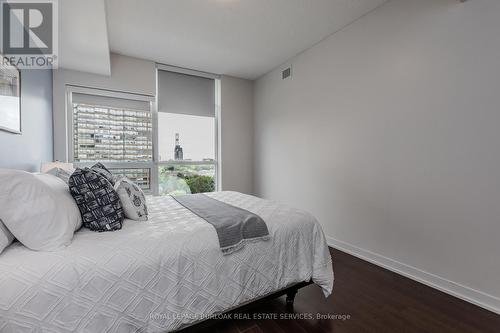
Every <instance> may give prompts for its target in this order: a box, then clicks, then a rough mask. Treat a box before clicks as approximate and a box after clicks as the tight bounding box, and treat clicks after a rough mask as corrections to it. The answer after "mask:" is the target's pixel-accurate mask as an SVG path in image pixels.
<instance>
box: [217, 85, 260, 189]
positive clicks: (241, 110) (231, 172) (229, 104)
mask: <svg viewBox="0 0 500 333" xmlns="http://www.w3.org/2000/svg"><path fill="white" fill-rule="evenodd" d="M221 124H222V126H221V128H222V131H221V141H222V142H221V147H222V149H221V150H222V153H221V155H222V156H221V162H222V189H223V190H225V191H228V190H233V191H239V192H243V193H249V194H252V193H253V162H252V161H253V82H252V81H248V80H244V79H238V78H234V77H230V76H223V77H222V79H221Z"/></svg>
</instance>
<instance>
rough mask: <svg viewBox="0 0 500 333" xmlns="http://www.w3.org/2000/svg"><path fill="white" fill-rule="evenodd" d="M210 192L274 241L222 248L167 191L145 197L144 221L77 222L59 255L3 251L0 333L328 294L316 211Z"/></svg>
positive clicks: (100, 328)
mask: <svg viewBox="0 0 500 333" xmlns="http://www.w3.org/2000/svg"><path fill="white" fill-rule="evenodd" d="M208 195H209V196H211V197H213V198H215V199H217V200H220V201H223V202H226V203H228V204H231V205H234V206H237V207H241V208H243V209H246V210H248V211H251V212H253V213H255V214H257V215H259V216H261V217H262V218H263V219H264V221H266V223H267V226H268V228H269V233H270V235H271V239H270V240H268V241H261V242H255V243H248V244H246V245H245V247H244V248H243V249H241V250H239V251H237V252H235V253H233V254H231V255H222V253H221V250H220V248H219V243H218V239H217V234H216V232H215V229H214V228H213V226H211V225H210V224H209V223H207V222H206V221H204V220H203V219H201V218H199V217H198V216H196V215H195V214H193V213H192V212H190V211H189V210H187V209H186V208H184V207H183V206H181V205H180V204H179V203H177V202H176V201H175V200H174V199H172V198H171V197H148V199H147V201H148V208H149V210H150V220H149V221H148V222H140V221H131V220H126V221H125V222H124V225H123V228H122V230H119V231H115V232H103V233H96V232H92V231H89V230H87V229H81V230H80V231H78V232H76V233H75V236H74V238H73V241H72V243H71V245H70V246H68V247H67V248H65V249H64V250H62V251H58V252H35V251H31V250H29V249H27V248H26V247H24V246H22V245H21V244H20V243H18V242H16V243H14V244H12V245H11V246H10V247H9V248H7V249H6V250H5V251H4V252H3V253H2V254H1V255H0V291H1V292H0V331H1V332H16V333H18V332H33V331H35V332H38V331H39V332H42V331H43V332H74V331H76V332H93V333H94V332H104V331H106V332H136V331H141V332H165V331H173V330H177V329H179V328H182V327H185V326H186V325H189V324H190V323H193V322H196V321H199V320H203V319H206V318H208V317H209V316H210V315H213V314H216V313H220V312H222V311H226V310H228V309H232V308H235V307H237V306H238V305H239V304H243V303H248V302H249V301H251V300H253V299H256V298H259V297H262V296H265V295H267V294H270V293H272V292H274V291H277V290H280V289H283V288H286V287H288V286H290V285H293V284H295V283H298V282H302V281H309V280H311V279H312V281H313V282H314V283H316V284H317V285H319V286H320V287H321V288H322V289H323V293H324V295H325V296H328V295H329V294H330V293H331V291H332V288H333V270H332V262H331V257H330V254H329V251H328V247H327V245H326V241H325V237H324V234H323V231H322V229H321V227H320V225H319V224H318V222H317V221H316V220H315V218H314V217H312V216H311V215H310V214H308V213H306V212H303V211H300V210H297V209H294V208H291V207H288V206H285V205H282V204H279V203H276V202H272V201H268V200H263V199H260V198H256V197H253V196H249V195H245V194H241V193H237V192H217V193H211V194H208Z"/></svg>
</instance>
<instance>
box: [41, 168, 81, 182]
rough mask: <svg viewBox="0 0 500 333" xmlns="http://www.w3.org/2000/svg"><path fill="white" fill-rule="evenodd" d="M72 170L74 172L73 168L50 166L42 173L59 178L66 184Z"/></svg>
mask: <svg viewBox="0 0 500 333" xmlns="http://www.w3.org/2000/svg"><path fill="white" fill-rule="evenodd" d="M73 172H75V169H63V168H52V169H50V170H48V171H46V172H44V173H48V174H49V175H53V176H56V177H57V178H61V179H62V180H63V181H64V182H65V183H66V185H68V182H69V177H71V175H72V174H73Z"/></svg>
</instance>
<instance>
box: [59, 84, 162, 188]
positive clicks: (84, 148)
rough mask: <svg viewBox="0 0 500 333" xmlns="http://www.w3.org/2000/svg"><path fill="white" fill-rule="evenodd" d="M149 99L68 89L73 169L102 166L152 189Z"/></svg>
mask: <svg viewBox="0 0 500 333" xmlns="http://www.w3.org/2000/svg"><path fill="white" fill-rule="evenodd" d="M152 103H153V99H152V97H148V96H142V95H134V94H123V93H115V92H108V91H102V90H97V89H86V88H78V87H69V88H68V109H69V110H71V112H69V117H68V118H69V119H70V126H69V128H70V131H71V133H69V136H70V141H71V143H70V145H69V146H70V160H71V161H73V163H75V164H76V165H77V166H88V165H92V164H94V163H96V162H98V161H99V162H102V163H104V164H106V165H107V166H108V167H109V169H110V171H111V172H113V173H114V174H116V175H123V176H126V177H128V178H130V179H131V180H133V181H135V182H136V183H138V184H139V185H140V186H141V187H142V188H143V189H145V190H147V191H151V190H152V168H153V112H152Z"/></svg>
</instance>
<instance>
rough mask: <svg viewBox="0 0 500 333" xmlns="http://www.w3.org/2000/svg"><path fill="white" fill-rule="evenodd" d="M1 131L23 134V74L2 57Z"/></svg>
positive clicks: (0, 82) (0, 68) (0, 70)
mask: <svg viewBox="0 0 500 333" xmlns="http://www.w3.org/2000/svg"><path fill="white" fill-rule="evenodd" d="M0 130H3V131H7V132H11V133H16V134H21V73H20V72H19V70H18V69H17V68H16V67H14V66H12V65H10V64H8V63H6V61H5V58H3V57H2V55H0Z"/></svg>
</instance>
